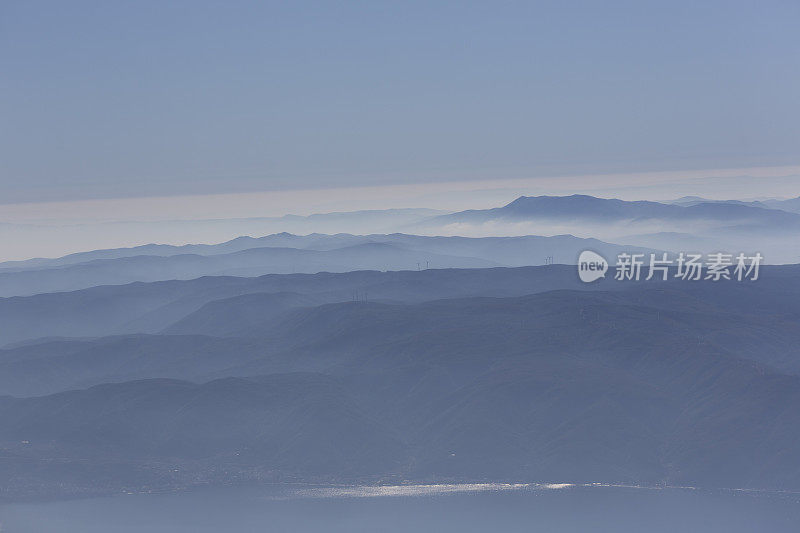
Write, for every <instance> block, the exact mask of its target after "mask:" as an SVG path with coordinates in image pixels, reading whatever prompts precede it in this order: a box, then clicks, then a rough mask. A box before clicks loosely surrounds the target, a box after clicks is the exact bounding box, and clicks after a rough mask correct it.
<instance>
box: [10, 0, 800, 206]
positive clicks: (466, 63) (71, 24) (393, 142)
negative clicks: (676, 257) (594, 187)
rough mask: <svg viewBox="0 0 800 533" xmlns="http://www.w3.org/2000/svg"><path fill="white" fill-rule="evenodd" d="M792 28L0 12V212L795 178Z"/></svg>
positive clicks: (798, 117)
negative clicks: (759, 170) (672, 177)
mask: <svg viewBox="0 0 800 533" xmlns="http://www.w3.org/2000/svg"><path fill="white" fill-rule="evenodd" d="M798 27H800V2H797V1H796V0H787V1H760V2H738V1H730V0H727V1H723V2H696V1H690V2H677V1H671V2H643V1H632V2H612V1H609V2H599V1H598V2H568V1H558V2H499V1H492V2H480V3H475V2H412V1H405V2H384V1H365V2H342V1H335V2H334V1H327V2H303V1H292V2H235V1H229V2H206V1H198V0H195V1H187V2H165V1H163V0H161V1H158V2H146V1H136V2H108V1H98V2H81V1H72V2H63V1H58V2H34V1H30V0H25V1H15V0H5V1H3V2H1V3H0V68H1V72H2V73H1V74H0V204H8V203H15V202H41V201H53V200H72V199H88V198H108V197H129V196H162V195H175V194H206V193H235V192H245V191H259V190H270V189H285V188H299V189H308V188H319V187H341V186H363V185H381V184H408V183H418V182H422V181H431V180H433V181H444V180H471V179H475V180H490V179H521V178H529V177H534V176H538V175H547V176H554V175H559V174H597V173H606V172H617V173H619V172H630V171H659V170H661V171H663V170H679V169H702V168H732V167H733V168H736V167H753V166H769V165H790V164H797V163H800V145H799V143H798V139H800V101H799V100H798V98H797V95H798V94H800V38H798V36H797V33H798V30H797V29H798ZM594 179H595V180H600V181H602V178H594Z"/></svg>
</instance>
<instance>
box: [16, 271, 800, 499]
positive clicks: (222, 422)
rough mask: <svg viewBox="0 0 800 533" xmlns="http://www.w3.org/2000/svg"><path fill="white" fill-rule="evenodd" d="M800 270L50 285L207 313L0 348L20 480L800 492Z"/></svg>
mask: <svg viewBox="0 0 800 533" xmlns="http://www.w3.org/2000/svg"><path fill="white" fill-rule="evenodd" d="M797 276H798V268H797V267H795V266H792V267H766V268H765V270H764V272H763V276H762V278H761V279H760V280H759V281H757V282H752V283H749V284H748V283H738V282H722V283H712V282H699V283H689V282H683V281H680V280H673V281H669V282H650V283H645V282H640V283H635V282H633V283H627V284H626V283H614V282H608V283H600V284H590V285H579V284H578V282H576V278H575V274H574V267H572V268H569V267H565V266H558V265H553V266H548V267H532V268H531V267H529V268H517V269H475V270H443V271H435V270H430V271H420V272H414V271H412V272H355V273H347V274H317V275H294V276H292V275H271V276H265V277H262V278H251V279H248V278H202V279H199V280H194V281H185V282H180V281H174V282H161V283H152V284H147V283H139V284H133V285H129V286H124V287H99V288H95V289H87V290H85V291H77V292H73V293H62V294H54V295H46V296H48V297H50V298H73V299H74V300H72V301H75V302H79V306H80V307H79V308H81V309H86V308H87V307H88V306H91V305H92V302H93V298H92V297H90V295H92V293H93V292H98V293H99V294H102V296H98V295H97V294H95V295H94V303H102V305H104V306H107V307H105V309H108V307H109V306H111V307H113V306H118V307H127V306H126V305H125V303H126V302H132V301H137V300H138V301H139V302H140V303H141V305H142V307H141V308H140V309H139V312H140V313H144V314H151V317H155V316H158V310H159V309H161V308H169V307H170V306H171V305H173V306H174V305H175V302H179V301H180V300H181V299H186V300H190V301H192V302H193V307H194V309H192V310H190V309H189V307H183V308H182V313H183V314H182V316H179V317H177V318H176V316H174V315H169V313H167V314H166V315H162V316H164V317H166V316H168V315H169V319H166V318H165V319H164V320H163V321H160V320H154V322H153V323H156V322H159V321H160V322H161V325H162V329H161V331H160V332H158V333H156V334H148V335H142V334H135V335H124V336H111V337H101V338H84V339H49V340H48V339H42V340H38V341H35V340H29V341H26V342H23V343H19V344H18V345H16V346H11V347H8V348H6V349H4V350H2V351H0V391H2V392H3V393H5V394H7V395H8V396H5V397H2V398H0V449H2V454H0V472H2V473H3V476H0V479H3V480H5V481H3V485H2V488H3V490H4V491H6V492H8V491H12V490H14V491H17V492H22V491H26V490H27V491H34V490H39V491H44V492H45V493H53V494H55V493H64V492H66V493H74V494H84V493H87V492H92V491H95V492H97V491H99V492H103V491H118V490H129V489H132V488H142V487H148V488H151V489H169V488H177V487H186V486H191V485H194V484H198V483H231V482H239V481H257V480H261V481H287V480H291V481H309V482H310V481H314V482H320V481H325V482H375V481H379V480H385V479H392V480H395V481H396V480H416V481H431V480H433V481H441V480H462V481H465V480H471V481H475V480H507V481H542V480H545V481H564V482H567V481H580V482H591V481H604V482H620V483H642V484H660V483H667V484H682V485H693V486H706V487H737V488H773V489H775V488H781V489H786V488H791V489H797V488H798V487H800V452H798V450H797V446H796V442H797V439H798V437H800V414H797V413H796V409H794V408H793V406H794V405H796V404H797V402H798V400H800V364H798V360H800V359H798V355H800V354H798V350H797V348H796V346H800V342H798V341H800V328H798V327H797V323H798V319H799V318H800V304H798V303H797V302H798V301H800V300H798V293H800V284H798V283H797V279H798V277H797ZM268 288H269V289H271V290H267V289H268ZM554 289H555V290H554ZM112 290H114V291H121V292H119V293H113V292H108V291H112ZM364 292H367V293H368V295H364ZM348 293H350V294H349V298H346V299H341V296H344V297H347V296H348ZM354 293H358V294H354ZM167 294H169V296H166V295H167ZM155 295H158V296H159V297H160V298H161V299H159V300H158V301H157V302H156V301H155V299H154V298H155ZM42 298H43V296H34V297H29V298H10V299H6V300H4V303H5V304H6V305H9V304H17V305H19V306H20V307H19V309H20V310H21V309H23V308H24V306H25V305H30V303H31V301H35V300H40V299H42ZM148 299H153V300H152V301H151V302H150V303H148V304H147V305H146V306H145V305H144V303H145V302H147V301H148ZM204 299H208V300H207V301H205V303H201V302H203V300H204ZM69 301H70V300H69V299H66V300H62V304H64V305H66V302H69ZM148 306H149V308H150V310H147V309H145V307H148ZM48 307H50V308H52V307H54V304H53V303H52V302H51V303H50V304H49V305H48ZM178 307H180V306H178ZM12 309H13V307H9V308H8V312H9V313H10V314H14V313H13V311H12ZM76 309H78V308H76ZM153 313H155V314H153ZM65 314H70V313H65ZM99 314H102V312H101V311H98V314H85V315H83V318H81V315H79V314H78V315H75V316H74V317H73V320H74V321H75V322H76V323H77V322H79V321H80V320H85V321H87V322H92V321H93V320H95V317H96V316H98V315H99ZM129 320H130V321H132V320H134V318H133V317H130V318H129ZM74 326H75V324H73V327H74ZM87 463H88V464H90V465H91V466H87ZM59 491H60V492H59Z"/></svg>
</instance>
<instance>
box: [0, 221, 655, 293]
mask: <svg viewBox="0 0 800 533" xmlns="http://www.w3.org/2000/svg"><path fill="white" fill-rule="evenodd" d="M585 249H592V250H596V251H598V252H600V253H604V254H607V255H608V256H609V257H615V256H616V255H617V254H618V253H620V252H622V251H628V252H631V251H636V252H642V253H645V252H650V251H651V250H649V249H644V248H639V247H634V246H627V247H626V246H620V245H616V244H609V243H605V242H602V241H598V240H596V239H580V238H577V237H573V236H571V235H560V236H554V237H536V236H525V237H506V238H482V239H470V238H465V237H424V236H417V235H405V234H392V235H349V234H340V235H321V234H312V235H306V236H298V235H291V234H288V233H282V234H275V235H268V236H266V237H261V238H258V239H255V238H249V237H242V238H238V239H234V240H232V241H229V242H225V243H222V244H218V245H186V246H166V245H148V246H142V247H136V248H123V249H118V250H102V251H97V252H88V253H80V254H74V255H71V256H66V257H63V258H58V259H52V260H33V261H30V262H12V263H6V264H0V296H27V295H31V294H39V293H47V292H56V291H70V290H78V289H83V288H87V287H93V286H97V285H120V284H125V283H131V282H134V281H161V280H172V279H193V278H197V277H200V276H220V275H229V276H257V275H261V274H286V273H316V272H349V271H353V270H420V269H424V268H438V269H442V268H480V267H491V266H512V267H515V266H523V265H538V264H543V263H544V262H545V260H546V258H548V257H550V258H552V260H555V259H556V258H557V259H558V261H559V262H561V263H565V264H568V263H572V264H574V263H575V261H576V260H577V257H578V255H579V254H580V252H581V251H583V250H585ZM3 265H5V267H3Z"/></svg>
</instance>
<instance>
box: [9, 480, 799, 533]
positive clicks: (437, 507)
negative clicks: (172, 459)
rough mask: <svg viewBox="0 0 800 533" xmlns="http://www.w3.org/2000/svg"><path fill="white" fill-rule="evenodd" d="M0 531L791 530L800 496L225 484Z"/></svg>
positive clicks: (22, 520)
mask: <svg viewBox="0 0 800 533" xmlns="http://www.w3.org/2000/svg"><path fill="white" fill-rule="evenodd" d="M0 524H2V529H0V531H2V532H3V533H28V532H31V533H45V532H51V531H52V532H59V533H129V532H148V533H150V532H154V533H161V532H194V533H210V532H264V531H267V532H268V531H279V532H283V531H286V532H297V533H311V532H362V531H363V532H387V533H395V532H406V531H415V532H428V531H430V532H438V533H447V532H473V531H476V532H477V531H481V532H483V531H488V532H495V531H500V532H517V531H520V532H522V531H525V532H537V531H542V532H545V531H547V532H549V531H558V532H573V531H574V532H578V531H580V532H585V531H593V532H595V531H601V532H605V531H607V532H614V533H625V532H693V531H702V532H706V531H709V532H725V533H736V532H784V531H785V532H797V531H800V495H797V494H775V493H770V494H765V493H745V492H731V491H700V490H689V489H659V490H655V489H636V488H621V487H562V486H550V487H542V486H521V487H509V486H488V487H487V486H434V487H431V486H421V487H420V486H413V487H400V488H368V487H361V488H326V487H306V488H286V487H283V488H276V487H266V488H265V487H258V488H224V489H206V490H197V491H193V492H187V493H180V494H134V495H120V496H113V497H108V498H94V499H86V500H72V501H62V502H47V503H24V504H11V505H4V506H0Z"/></svg>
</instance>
